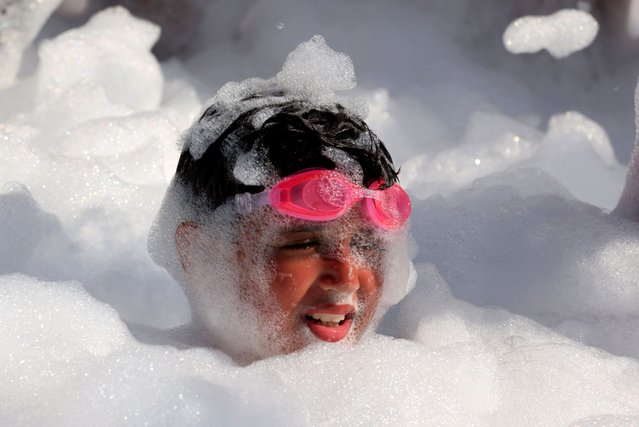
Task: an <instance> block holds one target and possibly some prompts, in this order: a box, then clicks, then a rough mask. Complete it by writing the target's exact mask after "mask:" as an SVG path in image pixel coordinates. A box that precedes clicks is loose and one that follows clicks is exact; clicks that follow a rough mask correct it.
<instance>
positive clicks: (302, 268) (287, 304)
mask: <svg viewBox="0 0 639 427" xmlns="http://www.w3.org/2000/svg"><path fill="white" fill-rule="evenodd" d="M315 264H316V262H314V260H304V261H299V260H277V259H276V260H274V261H273V271H274V277H273V280H272V281H271V291H272V292H273V294H274V295H275V297H276V298H277V301H278V302H279V304H280V306H281V308H282V309H283V310H285V311H291V310H293V309H294V308H295V307H296V306H297V305H298V304H299V303H300V301H301V300H302V299H303V298H304V296H305V295H306V294H307V293H308V291H309V289H310V288H311V287H312V285H313V283H314V282H315V280H316V279H317V276H318V274H319V270H318V268H317V266H316V265H315Z"/></svg>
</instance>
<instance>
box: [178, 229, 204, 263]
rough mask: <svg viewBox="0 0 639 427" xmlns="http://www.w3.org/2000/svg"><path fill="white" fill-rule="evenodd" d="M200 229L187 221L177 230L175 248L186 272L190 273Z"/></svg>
mask: <svg viewBox="0 0 639 427" xmlns="http://www.w3.org/2000/svg"><path fill="white" fill-rule="evenodd" d="M198 228H199V227H198V225H197V224H196V223H194V222H191V221H185V222H183V223H180V225H178V227H177V229H176V230H175V246H176V248H177V252H178V256H179V257H180V264H182V269H183V270H184V271H188V270H189V267H190V259H191V249H192V248H193V244H194V243H195V237H196V232H197V230H198Z"/></svg>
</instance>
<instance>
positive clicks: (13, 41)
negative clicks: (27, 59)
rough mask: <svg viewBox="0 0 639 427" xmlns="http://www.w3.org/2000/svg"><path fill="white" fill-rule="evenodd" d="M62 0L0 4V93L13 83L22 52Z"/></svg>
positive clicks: (6, 2) (4, 2) (5, 2)
mask: <svg viewBox="0 0 639 427" xmlns="http://www.w3.org/2000/svg"><path fill="white" fill-rule="evenodd" d="M61 1H62V0H40V1H37V2H23V1H3V2H2V4H0V8H1V11H2V17H1V18H0V22H1V24H0V89H3V88H5V87H8V86H10V85H11V84H13V83H14V81H15V77H16V75H17V74H18V70H19V69H20V65H21V62H22V56H23V54H24V51H25V50H26V49H27V48H28V47H29V45H30V44H31V42H32V41H33V39H34V38H35V36H36V35H37V34H38V32H39V31H40V29H41V28H42V26H43V25H44V23H45V22H46V21H47V19H48V18H49V15H51V13H52V12H53V11H54V10H55V8H56V7H58V5H59V4H60V3H61Z"/></svg>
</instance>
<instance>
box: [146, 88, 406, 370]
mask: <svg viewBox="0 0 639 427" xmlns="http://www.w3.org/2000/svg"><path fill="white" fill-rule="evenodd" d="M409 214H410V200H409V198H408V196H407V195H406V193H405V192H404V190H403V189H402V188H401V187H400V186H399V184H398V177H397V173H396V172H395V169H394V166H393V163H392V160H391V157H390V154H389V153H388V151H387V150H386V148H385V147H384V145H383V144H382V142H381V141H380V140H379V139H378V138H377V136H376V135H375V134H374V133H373V132H371V131H370V130H369V128H368V126H367V125H366V124H365V123H364V121H363V120H362V119H361V118H359V117H357V116H356V115H355V114H353V113H352V112H350V111H349V110H347V109H346V108H344V107H343V106H341V105H339V104H332V105H317V104H316V103H315V102H312V101H311V100H309V99H303V98H300V97H299V96H294V95H292V94H290V93H287V92H286V91H285V90H282V89H278V88H260V89H259V90H257V89H256V90H254V91H253V92H252V93H245V94H243V96H242V97H241V98H239V99H237V100H236V101H234V102H228V101H226V102H225V101H224V100H217V101H216V100H215V99H214V100H213V104H212V105H211V106H210V107H209V108H208V109H206V111H205V112H204V113H203V114H202V116H201V117H200V118H199V120H197V121H196V123H195V124H194V125H193V126H192V127H191V128H190V129H189V130H188V132H187V133H186V134H185V137H184V145H183V150H182V153H181V157H180V160H179V164H178V167H177V171H176V174H175V177H174V179H173V182H172V183H171V186H170V187H169V189H168V190H167V194H166V197H165V200H164V202H163V206H162V209H161V210H160V212H159V214H158V218H157V220H156V224H155V226H154V228H153V229H152V230H151V234H150V241H149V249H150V252H151V255H152V257H153V258H154V260H155V261H156V262H157V263H158V264H160V265H162V266H164V267H166V268H167V270H168V271H169V272H170V273H171V274H172V275H173V277H174V278H175V279H176V280H177V281H178V282H179V283H180V285H181V286H182V288H183V289H184V292H185V294H186V296H187V298H188V300H189V302H190V305H191V308H192V317H193V329H192V330H193V331H194V332H193V334H195V335H196V336H198V337H199V338H200V339H201V340H203V341H204V342H205V343H206V345H210V346H213V347H216V348H218V349H220V350H222V351H224V352H225V353H227V354H229V355H230V356H231V357H233V358H234V359H235V360H236V361H237V362H239V363H249V362H252V361H254V360H257V359H260V358H264V357H268V356H272V355H277V354H284V353H289V352H292V351H295V350H298V349H301V348H303V347H305V346H306V345H308V344H311V343H314V342H321V341H324V342H329V343H337V342H356V341H357V340H358V339H359V338H360V337H361V336H362V335H363V334H364V333H365V331H367V330H368V329H369V327H370V326H371V324H372V323H373V322H374V320H377V319H379V317H380V316H381V314H382V313H383V312H384V311H385V309H386V308H387V307H388V306H389V305H391V304H393V303H396V302H397V301H398V300H399V299H401V297H403V296H404V294H405V293H406V285H405V283H406V282H407V277H408V272H409V271H410V268H409V267H410V261H409V259H408V256H407V255H406V234H407V232H406V228H407V226H406V222H407V220H408V216H409ZM389 277H390V278H393V277H394V279H393V280H398V281H399V282H403V283H399V287H400V289H399V291H398V290H397V289H393V287H391V286H389V283H386V282H387V281H388V280H389Z"/></svg>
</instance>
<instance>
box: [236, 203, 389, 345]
mask: <svg viewBox="0 0 639 427" xmlns="http://www.w3.org/2000/svg"><path fill="white" fill-rule="evenodd" d="M255 219H256V218H253V219H248V220H247V221H246V222H245V223H244V224H243V230H242V235H241V241H240V247H242V250H241V251H240V266H241V270H240V271H241V272H244V274H242V276H241V287H243V288H246V287H250V288H252V287H255V286H260V284H259V282H260V281H259V280H254V279H253V275H252V274H251V271H254V269H256V268H257V269H258V271H259V270H262V269H260V268H258V267H259V266H258V265H257V262H256V261H257V260H254V259H251V257H250V256H246V255H245V254H246V253H247V251H250V250H251V246H252V245H258V246H261V247H265V248H266V251H265V252H262V253H264V254H266V256H267V264H266V275H267V277H268V280H267V283H266V286H265V287H266V295H262V296H261V297H258V298H256V299H254V300H253V301H251V304H252V305H253V306H254V307H255V308H256V309H257V310H259V312H260V323H261V327H262V328H264V333H266V334H268V335H269V337H270V340H272V341H273V342H278V343H280V344H281V345H279V346H278V352H281V353H287V352H291V351H295V350H297V349H299V348H302V347H304V346H306V345H308V344H310V343H312V342H317V341H318V340H319V341H325V342H338V341H350V342H353V341H356V340H357V339H359V338H360V336H361V335H362V334H363V333H364V332H365V331H366V329H367V328H368V326H369V323H370V322H371V319H372V318H373V315H374V313H375V311H376V309H377V305H378V303H379V299H380V295H381V287H382V280H381V278H382V277H383V273H382V262H383V251H384V247H385V244H384V241H382V239H381V238H380V237H379V236H378V235H377V233H376V230H374V229H373V228H371V227H370V226H369V225H368V224H367V223H366V222H364V220H363V218H361V215H360V214H359V209H354V210H352V211H351V212H350V213H349V214H347V215H345V216H343V217H342V218H340V219H338V220H335V221H330V222H325V223H318V222H315V223H313V222H308V221H301V220H292V221H287V223H286V224H285V225H277V226H276V227H275V229H274V230H273V229H271V230H269V231H270V232H269V231H266V230H265V228H268V226H266V227H265V226H264V219H265V216H264V215H261V216H260V221H259V223H258V222H256V221H255ZM262 286H264V285H262ZM243 290H244V291H245V294H246V295H259V293H256V292H246V291H248V289H243Z"/></svg>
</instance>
